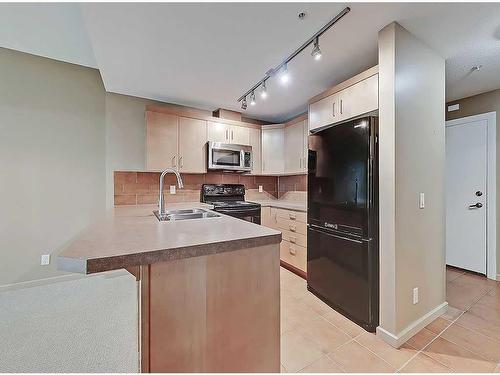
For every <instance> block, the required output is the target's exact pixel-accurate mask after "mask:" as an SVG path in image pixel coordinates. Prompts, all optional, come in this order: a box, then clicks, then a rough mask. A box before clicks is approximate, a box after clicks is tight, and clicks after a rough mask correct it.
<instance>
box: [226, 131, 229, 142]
mask: <svg viewBox="0 0 500 375" xmlns="http://www.w3.org/2000/svg"><path fill="white" fill-rule="evenodd" d="M226 141H229V130H227V129H226Z"/></svg>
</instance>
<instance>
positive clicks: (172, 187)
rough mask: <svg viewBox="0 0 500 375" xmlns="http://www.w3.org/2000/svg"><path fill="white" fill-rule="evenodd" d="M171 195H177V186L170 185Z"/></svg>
mask: <svg viewBox="0 0 500 375" xmlns="http://www.w3.org/2000/svg"><path fill="white" fill-rule="evenodd" d="M170 194H175V185H170Z"/></svg>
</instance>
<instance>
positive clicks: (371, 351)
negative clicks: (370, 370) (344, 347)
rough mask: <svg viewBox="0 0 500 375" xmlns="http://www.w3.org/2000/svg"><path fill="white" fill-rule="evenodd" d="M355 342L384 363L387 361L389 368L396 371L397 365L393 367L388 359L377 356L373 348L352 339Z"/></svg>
mask: <svg viewBox="0 0 500 375" xmlns="http://www.w3.org/2000/svg"><path fill="white" fill-rule="evenodd" d="M359 336H361V334H360V335H358V336H356V338H358V337H359ZM354 341H355V342H357V343H358V344H359V345H361V346H362V347H363V348H365V349H367V350H368V351H369V352H370V353H372V354H373V355H375V356H376V357H378V358H380V359H381V360H382V361H384V362H385V363H387V364H388V365H389V367H390V368H393V369H394V372H396V370H397V367H394V366H393V365H392V364H390V363H389V362H388V361H386V360H385V359H384V358H382V357H381V356H379V355H378V354H377V353H375V352H374V351H373V350H371V349H370V348H369V347H367V346H365V345H363V344H362V343H360V342H359V341H358V340H356V339H354Z"/></svg>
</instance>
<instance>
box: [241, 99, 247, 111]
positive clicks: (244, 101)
mask: <svg viewBox="0 0 500 375" xmlns="http://www.w3.org/2000/svg"><path fill="white" fill-rule="evenodd" d="M241 109H243V110H246V109H247V98H246V97H245V98H243V100H242V101H241Z"/></svg>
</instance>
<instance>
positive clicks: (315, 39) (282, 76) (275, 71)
mask: <svg viewBox="0 0 500 375" xmlns="http://www.w3.org/2000/svg"><path fill="white" fill-rule="evenodd" d="M350 11H351V8H349V7H346V8H344V9H343V10H342V11H341V12H340V13H339V14H337V15H336V16H335V17H334V18H332V19H331V20H330V21H329V22H328V23H327V24H326V25H324V26H323V27H322V28H321V29H319V30H318V31H317V32H316V33H315V34H314V35H312V36H311V37H310V38H309V39H307V40H306V41H305V42H304V43H303V44H302V45H301V46H300V47H299V48H297V49H296V50H295V51H293V52H292V53H291V54H290V55H289V56H288V57H287V58H286V59H284V60H282V62H281V63H279V64H278V65H276V66H275V67H274V68H271V69H269V70H268V71H267V72H266V73H265V75H264V78H262V79H261V80H260V81H258V82H257V83H256V84H255V85H253V86H252V87H251V88H250V89H249V90H248V91H247V92H245V93H244V94H243V95H242V96H240V97H239V98H238V102H241V108H243V109H246V108H247V97H248V96H249V95H250V100H251V101H250V105H255V104H256V103H255V90H259V87H260V88H261V91H260V97H261V98H262V99H265V98H266V97H267V88H266V81H267V80H268V79H269V78H272V77H274V76H279V80H280V81H281V83H282V84H287V83H288V81H289V80H290V76H289V74H288V63H289V62H290V61H292V60H293V59H294V58H295V57H297V55H298V54H300V53H301V52H302V51H304V50H305V49H306V48H308V47H309V46H310V45H311V44H312V45H313V49H312V51H311V56H312V57H313V58H314V59H315V60H320V59H321V49H320V48H319V38H320V37H321V36H322V35H323V34H324V33H325V32H326V31H328V30H329V29H330V28H331V27H332V26H333V25H335V24H336V23H337V22H338V21H340V19H342V17H344V16H345V15H346V14H347V13H349V12H350ZM304 17H305V13H303V14H302V15H300V14H299V19H303V18H304ZM475 70H479V69H475Z"/></svg>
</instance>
